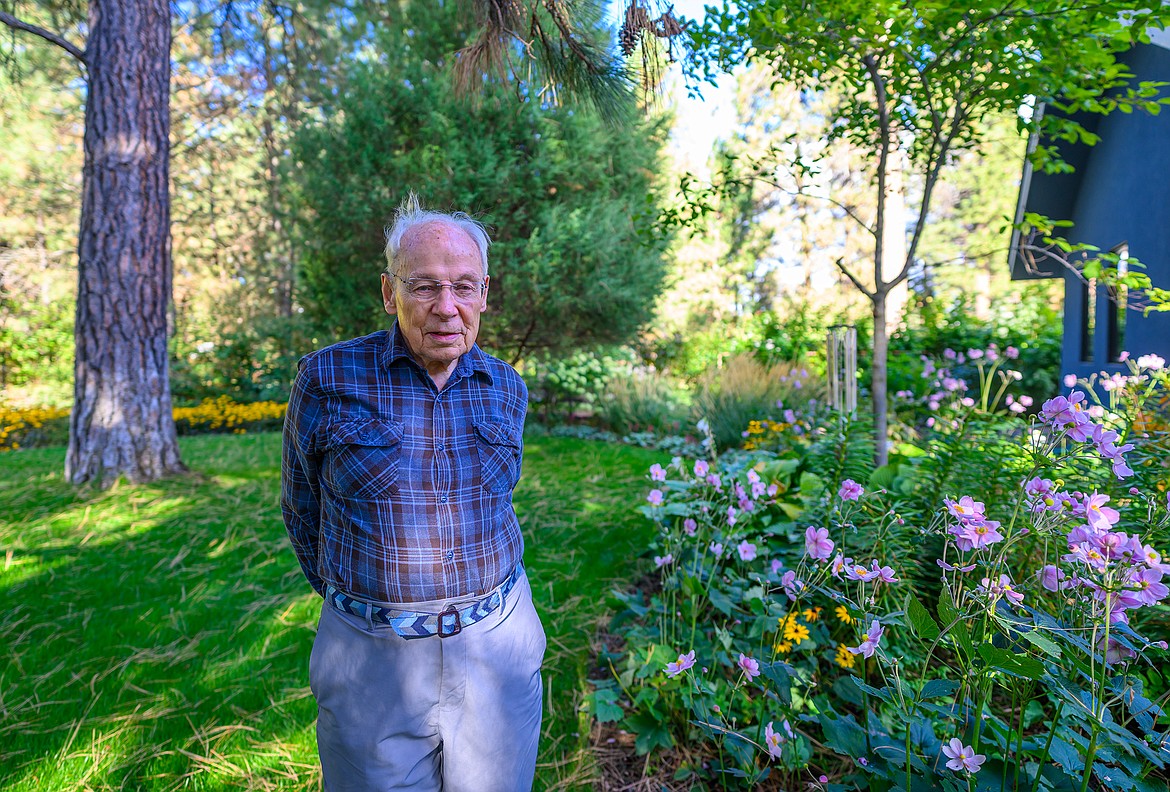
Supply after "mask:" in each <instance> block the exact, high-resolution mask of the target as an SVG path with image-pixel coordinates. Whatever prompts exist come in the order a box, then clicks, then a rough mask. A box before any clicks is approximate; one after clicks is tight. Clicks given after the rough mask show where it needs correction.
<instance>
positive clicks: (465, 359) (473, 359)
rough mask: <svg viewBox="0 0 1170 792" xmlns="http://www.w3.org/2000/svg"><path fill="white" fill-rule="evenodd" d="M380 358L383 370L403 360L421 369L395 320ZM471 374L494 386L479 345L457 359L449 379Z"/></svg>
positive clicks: (475, 345) (472, 346) (473, 346)
mask: <svg viewBox="0 0 1170 792" xmlns="http://www.w3.org/2000/svg"><path fill="white" fill-rule="evenodd" d="M381 358H382V367H383V368H387V369H388V368H390V367H391V366H392V365H394V364H395V363H396V362H398V361H399V360H401V359H405V360H407V361H409V362H410V364H411V365H413V366H415V367H416V368H419V369H422V366H419V364H418V363H417V362H416V361H415V359H414V358H413V357H412V356H411V354H410V349H409V348H408V347H407V346H406V339H404V338H403V337H402V333H401V332H400V331H399V329H398V320H397V319H395V320H394V326H393V327H391V328H390V329H389V330H388V331H386V339H385V345H384V346H383V348H382V354H381ZM471 374H482V375H483V376H484V377H486V378H487V381H488V384H494V381H493V379H492V374H491V371H489V370H488V365H487V355H485V354H484V353H483V350H481V349H480V348H479V344H472V345H471V349H470V350H468V351H467V352H465V353H464V354H463V355H462V357H460V358H459V361H458V362H457V363H456V364H455V371H453V372H451V378H452V379H457V378H460V377H467V376H470V375H471Z"/></svg>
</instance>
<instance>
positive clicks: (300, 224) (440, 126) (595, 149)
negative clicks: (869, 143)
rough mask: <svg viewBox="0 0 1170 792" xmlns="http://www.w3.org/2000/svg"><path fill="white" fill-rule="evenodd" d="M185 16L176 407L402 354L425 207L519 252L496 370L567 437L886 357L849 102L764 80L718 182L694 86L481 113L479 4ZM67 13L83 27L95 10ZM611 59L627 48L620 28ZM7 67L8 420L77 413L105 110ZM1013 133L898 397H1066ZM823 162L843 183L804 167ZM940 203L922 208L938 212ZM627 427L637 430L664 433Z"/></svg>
mask: <svg viewBox="0 0 1170 792" xmlns="http://www.w3.org/2000/svg"><path fill="white" fill-rule="evenodd" d="M176 10H177V12H178V13H177V15H176V17H175V20H174V21H175V25H174V35H175V38H174V46H173V77H172V99H171V102H172V104H171V117H172V132H171V197H172V234H173V238H172V251H173V257H174V270H175V274H174V286H173V291H174V302H173V308H172V309H171V314H170V322H169V323H170V341H169V347H170V358H171V384H172V393H173V398H174V400H175V404H176V406H180V407H182V406H194V405H197V404H199V403H201V402H202V401H204V400H205V399H208V398H215V397H221V396H228V397H230V398H231V399H233V400H235V401H240V402H253V401H258V400H275V401H283V399H284V397H285V395H286V394H287V389H288V386H289V383H290V382H291V377H292V375H293V373H294V371H295V362H296V360H297V359H298V358H299V357H300V356H301V355H303V354H304V353H305V352H307V351H308V350H310V349H313V348H317V347H320V346H323V345H325V344H327V343H331V342H333V341H335V340H339V339H342V338H346V337H351V336H353V335H357V334H362V333H366V332H372V331H374V330H376V329H380V328H381V327H384V326H385V323H386V317H385V316H383V315H381V313H380V310H379V302H378V298H377V273H378V271H379V269H380V267H381V266H382V262H381V261H380V249H381V245H382V228H383V226H384V224H385V223H386V221H387V219H388V218H389V217H390V215H391V214H392V211H393V208H394V206H395V205H396V204H397V203H398V201H399V200H401V198H402V196H403V195H404V194H405V192H406V191H407V190H408V189H412V188H413V189H417V190H418V191H419V192H420V194H421V196H422V198H423V199H424V201H426V202H428V203H429V204H431V205H433V206H436V207H440V208H466V209H468V210H469V211H471V212H473V213H474V214H475V215H476V216H478V217H480V218H481V219H482V220H483V221H484V222H486V223H487V224H488V225H489V227H490V228H491V229H492V230H493V236H494V239H495V242H496V244H495V246H494V247H493V251H492V294H491V315H490V316H489V317H488V319H487V321H485V323H484V336H483V337H482V338H481V343H482V344H483V345H484V346H485V347H486V348H487V349H489V350H490V351H492V352H494V353H496V354H498V355H501V356H502V357H504V358H505V359H507V360H509V361H512V362H514V363H516V364H518V365H521V366H522V367H527V369H528V371H529V372H530V373H531V374H532V375H533V376H534V377H536V378H537V379H538V382H539V383H540V384H541V386H547V387H538V388H535V389H534V392H536V393H537V395H538V397H539V398H541V399H542V400H543V403H542V404H541V405H540V406H541V408H542V413H541V415H542V417H543V418H544V419H545V420H554V421H555V420H563V419H565V418H567V417H569V414H570V413H572V412H574V411H576V412H577V413H580V412H581V408H582V407H584V409H585V412H589V406H588V403H589V402H590V401H591V400H595V399H596V395H597V394H598V393H600V392H601V390H602V388H603V386H604V383H605V382H606V381H608V380H609V379H610V378H612V377H614V376H618V375H620V377H621V378H622V380H623V382H624V383H626V390H630V389H634V390H636V389H637V388H638V387H643V388H645V387H647V386H646V385H645V382H644V381H645V379H646V376H647V373H648V372H650V373H652V375H653V377H654V378H656V379H659V380H660V379H662V377H661V376H660V375H661V373H663V372H665V373H667V374H668V375H669V379H668V381H667V382H665V384H664V383H662V382H658V383H657V384H656V385H654V386H653V387H656V388H658V391H657V392H658V393H659V394H660V395H662V393H664V392H665V393H669V394H670V398H671V399H673V400H674V402H682V403H686V402H689V401H690V400H691V398H692V395H693V394H694V393H696V392H697V391H698V390H701V389H702V383H701V380H702V378H703V376H704V375H705V374H706V375H707V376H708V377H710V372H711V371H712V370H713V369H714V368H717V367H718V366H719V365H720V364H721V363H722V362H724V361H726V360H728V359H729V358H730V357H732V356H734V355H735V354H736V353H740V352H742V353H748V354H750V355H752V356H753V357H755V358H756V359H757V360H758V361H759V362H761V363H764V364H771V363H776V362H780V361H789V362H798V363H800V364H801V365H803V366H806V367H807V366H811V367H813V368H814V369H819V368H820V367H821V366H822V365H823V363H822V362H821V358H822V357H823V352H822V347H823V338H824V330H825V327H827V326H828V325H830V324H833V323H834V322H858V323H860V324H861V325H862V328H861V333H862V342H861V343H860V344H859V346H860V348H861V349H862V350H863V354H864V350H865V348H866V346H867V345H866V343H865V338H866V334H867V331H866V329H865V325H866V321H867V319H866V312H865V311H864V310H863V305H862V302H861V301H860V300H859V295H857V294H856V292H854V291H853V289H852V288H851V287H850V285H849V283H848V282H847V280H845V278H844V277H843V276H842V275H841V273H840V272H839V271H838V270H837V269H836V268H835V267H834V264H833V262H834V261H835V260H837V259H839V258H842V257H846V258H848V259H853V258H856V257H857V256H864V255H866V245H867V244H868V245H870V247H872V240H867V239H866V238H865V237H864V235H859V234H857V233H856V232H855V231H852V230H851V229H850V227H849V225H848V224H847V223H843V222H842V219H843V217H844V212H845V209H843V208H842V207H846V208H849V209H850V211H857V212H866V211H872V207H871V206H869V205H867V202H869V203H872V196H871V192H872V191H870V190H868V189H867V179H868V178H869V176H868V175H867V170H866V167H865V165H864V160H863V155H862V153H860V152H857V151H855V150H853V149H851V147H850V146H849V145H848V143H847V142H845V141H841V140H837V141H835V142H827V130H828V125H829V124H830V123H831V119H832V118H833V114H834V103H835V102H837V101H839V100H838V99H837V98H836V97H834V96H832V95H829V94H812V93H810V92H808V91H801V90H798V89H796V88H795V87H791V86H787V85H785V84H784V83H782V82H780V83H777V82H776V81H775V80H774V79H773V75H772V73H771V72H770V71H769V70H768V69H766V68H761V67H754V68H751V69H746V70H741V71H740V73H739V74H738V76H737V77H736V78H735V90H734V100H733V102H732V103H731V105H732V106H731V108H730V113H729V116H733V117H729V118H728V127H729V131H728V132H727V133H725V134H724V135H723V136H722V138H721V139H719V140H718V141H717V142H716V145H715V150H714V151H712V152H711V155H710V158H709V159H708V160H707V161H705V162H704V161H694V160H693V158H692V157H688V156H687V155H686V154H685V153H684V150H683V148H682V147H680V146H679V145H678V144H677V141H673V140H672V139H671V129H672V126H673V124H674V123H675V114H674V107H673V104H674V100H673V99H672V98H671V96H672V90H673V88H675V87H676V84H677V82H678V80H677V72H676V71H673V70H671V69H668V68H666V67H667V64H665V63H657V65H656V67H655V68H654V69H650V72H653V74H652V75H650V76H665V77H666V83H665V84H664V87H663V88H661V89H660V90H658V91H657V92H651V93H649V94H646V93H644V94H643V95H642V99H641V100H639V99H635V98H633V96H632V95H630V97H629V98H625V99H623V100H621V102H619V103H618V104H619V105H620V106H618V107H611V108H609V109H608V112H607V113H606V115H605V117H604V118H603V117H602V116H601V115H600V114H599V113H598V112H597V111H596V110H595V109H593V108H592V107H590V106H587V105H586V104H582V103H580V102H567V101H565V98H564V97H561V96H557V95H556V94H555V92H553V91H550V90H547V89H544V90H540V89H539V88H538V86H540V83H539V82H538V81H537V80H536V79H535V78H534V76H533V75H531V74H529V75H527V77H528V78H530V79H529V80H527V81H526V80H525V79H524V75H518V74H516V73H513V74H512V77H511V79H507V80H502V81H500V80H494V81H489V84H488V85H487V87H486V88H485V89H484V90H483V91H481V92H477V93H476V94H475V95H473V96H468V95H460V94H457V92H456V89H455V81H454V80H453V79H452V77H451V74H450V72H451V66H452V63H451V60H452V55H451V53H453V52H455V51H456V50H458V49H460V48H461V47H463V46H466V45H467V44H468V43H469V42H471V41H472V40H473V39H474V36H475V34H476V29H475V26H474V22H473V20H472V19H471V18H470V17H469V16H468V15H467V14H465V13H461V9H460V7H459V6H458V5H457V4H450V3H446V4H442V3H440V4H432V3H409V2H406V3H396V4H388V5H387V4H362V3H357V4H346V5H341V4H335V3H323V2H322V3H318V2H303V3H295V4H279V3H277V4H248V3H242V4H228V5H221V4H211V3H207V4H202V3H191V4H182V5H180V6H178V7H177V9H176ZM44 13H45V14H46V17H45V19H44V20H42V21H45V22H58V23H60V22H62V21H67V19H68V17H69V15H71V14H73V15H76V13H77V11H76V9H71V8H70V7H68V6H63V7H61V8H56V9H52V10H51V11H46V12H44ZM595 33H596V35H598V36H600V37H602V39H604V38H605V37H608V36H613V35H614V31H613V30H612V28H610V27H607V26H606V24H605V22H604V19H603V18H599V19H598V20H596V30H595ZM2 46H3V47H4V49H3V53H4V59H5V62H6V68H5V69H4V70H3V71H2V73H0V81H2V82H0V123H2V125H3V129H4V130H5V131H4V138H5V146H4V154H3V155H2V156H0V384H2V386H3V403H4V404H5V405H7V406H8V407H11V408H29V407H67V406H68V404H69V401H70V399H71V378H72V370H73V362H72V332H73V328H72V322H73V313H74V311H73V301H74V294H75V279H76V276H75V271H76V251H75V244H76V243H75V239H76V227H77V222H78V218H77V211H78V202H77V201H76V196H77V194H78V191H79V189H80V179H81V156H82V147H81V135H82V127H81V111H82V106H83V102H84V91H83V84H82V83H81V82H80V81H79V80H78V79H77V77H78V73H77V67H76V66H75V65H74V64H73V63H71V62H69V61H68V60H67V58H66V57H65V56H64V55H63V54H62V53H60V52H59V51H57V50H56V49H55V48H52V47H43V46H28V45H27V43H26V42H22V41H20V40H19V39H17V38H14V37H13V36H12V35H11V34H6V35H5V37H4V42H3V45H2ZM651 65H654V64H651ZM986 124H987V127H988V129H987V135H986V143H985V145H983V146H982V147H980V148H979V149H978V151H974V152H966V153H964V154H962V155H960V156H956V157H955V158H954V161H953V162H952V163H951V165H950V167H949V168H948V169H947V172H946V173H945V174H944V176H943V180H942V185H941V187H940V188H939V189H937V190H936V195H935V199H934V202H933V209H932V215H931V221H932V222H931V223H930V226H929V228H930V231H929V234H928V235H927V237H926V238H925V239H924V240H923V242H922V243H921V246H920V251H919V252H920V255H919V259H920V266H918V267H917V268H916V269H915V271H914V272H913V273H912V278H911V282H910V284H909V289H907V290H903V291H904V293H903V294H902V296H901V297H900V299H899V300H898V301H897V303H896V305H895V310H893V311H892V312H891V317H892V320H891V322H890V329H891V330H892V331H894V338H893V343H892V349H893V350H894V356H893V363H892V371H893V374H892V376H893V377H894V380H893V381H892V386H891V390H895V389H897V386H898V383H899V382H902V380H904V379H905V377H904V376H903V377H901V379H899V377H900V375H899V373H898V372H899V366H900V365H901V362H908V361H913V362H914V364H915V365H916V364H917V360H918V357H919V355H920V354H924V353H933V352H941V350H942V349H943V348H945V347H948V346H950V347H954V348H960V347H963V348H965V347H969V346H979V345H981V344H985V343H988V342H990V341H993V340H997V341H998V342H999V343H1000V344H1001V345H1005V346H1006V345H1008V344H1012V343H1014V344H1016V345H1017V346H1021V348H1023V349H1024V350H1025V351H1024V355H1025V357H1026V359H1028V360H1029V362H1030V364H1031V365H1029V366H1028V367H1027V368H1026V369H1025V371H1026V372H1027V373H1028V376H1029V377H1030V378H1034V379H1035V380H1036V384H1037V385H1038V386H1039V387H1040V388H1042V389H1043V388H1046V389H1049V390H1051V389H1052V388H1053V386H1054V384H1055V379H1056V374H1057V372H1056V365H1057V364H1056V360H1057V353H1056V350H1057V344H1058V337H1057V335H1056V333H1057V330H1056V328H1057V326H1058V322H1056V321H1055V316H1056V314H1055V310H1056V309H1055V307H1054V306H1055V303H1054V301H1053V297H1054V295H1053V293H1052V292H1051V291H1050V290H1046V288H1045V287H1043V286H1040V287H1036V286H1030V287H1028V288H1020V287H1019V286H1018V285H1017V286H1009V285H1008V283H1007V280H1006V272H1007V267H1006V263H1005V261H1006V248H1007V241H1008V235H1009V233H1010V230H1009V228H1008V225H1009V223H1008V216H1009V215H1010V213H1011V211H1012V209H1013V205H1014V200H1015V194H1016V192H1015V191H1016V188H1015V184H1016V183H1017V182H1018V174H1019V171H1020V168H1021V162H1022V154H1023V138H1022V137H1021V135H1020V133H1019V132H1018V131H1017V128H1016V122H1015V119H1013V118H1011V117H1005V118H991V119H987V120H986ZM826 147H831V150H830V151H826ZM810 154H811V155H815V157H816V159H817V161H818V163H819V164H818V165H817V166H816V167H811V166H806V167H800V166H799V164H800V163H802V162H811V161H812V156H810ZM793 163H796V164H797V166H796V167H794V166H793ZM680 187H681V188H682V189H681V190H680ZM695 189H702V190H707V191H710V192H711V194H712V195H717V198H716V199H715V200H714V201H713V202H712V204H711V205H710V206H708V207H707V211H706V212H705V213H703V214H702V216H701V217H699V218H697V219H695V220H694V222H691V223H690V224H689V226H688V227H685V228H679V227H678V224H672V223H671V222H669V220H670V219H671V218H676V219H677V218H679V217H681V216H682V214H683V213H685V212H686V208H687V203H686V200H685V198H686V196H687V195H688V194H689V193H688V191H690V192H691V193H693V191H694V190H695ZM917 189H918V186H917V185H915V184H914V183H913V180H912V179H909V180H908V182H907V183H906V184H905V185H904V200H905V202H907V203H908V204H909V205H910V206H913V204H914V202H915V200H916V199H917V195H916V190H917ZM830 195H831V196H832V200H831V201H830V200H827V199H828V197H829V196H830ZM664 219H665V221H664ZM972 282H974V283H976V284H978V286H979V288H977V289H970V288H965V287H966V286H968V285H969V284H970V283H972ZM1010 328H1018V329H1019V331H1021V332H1023V331H1026V334H1027V335H1029V336H1031V337H1030V338H1027V339H1024V338H1022V337H1018V336H1019V333H1018V332H1017V331H1013V330H1011V329H1010ZM1035 330H1041V331H1043V332H1041V333H1040V334H1039V335H1037V334H1035V333H1034V332H1033V331H1035ZM583 355H584V357H583ZM900 361H901V362H900ZM903 367H904V366H903ZM862 368H863V369H864V366H863V367H862ZM550 374H551V380H550V378H549V377H550ZM631 379H636V380H637V381H638V382H637V383H633V384H630V380H631ZM639 383H641V384H640V385H639ZM611 412H612V411H611ZM618 412H620V411H618ZM615 419H616V420H617V421H618V423H619V424H621V425H619V426H615V427H614V428H618V429H620V430H623V431H624V430H628V429H630V428H637V425H638V424H639V423H640V421H638V420H636V419H634V420H632V421H631V420H630V419H629V418H628V416H627V417H626V420H625V421H624V423H623V420H622V417H621V416H620V415H618V416H615ZM631 424H633V426H631Z"/></svg>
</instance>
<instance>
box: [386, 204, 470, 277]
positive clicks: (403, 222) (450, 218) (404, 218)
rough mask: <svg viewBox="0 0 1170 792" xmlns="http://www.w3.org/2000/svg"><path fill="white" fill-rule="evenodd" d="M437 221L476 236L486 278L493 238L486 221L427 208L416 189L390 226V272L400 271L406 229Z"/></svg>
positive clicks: (387, 230)
mask: <svg viewBox="0 0 1170 792" xmlns="http://www.w3.org/2000/svg"><path fill="white" fill-rule="evenodd" d="M435 222H439V223H447V224H448V225H453V226H455V227H456V228H460V229H462V230H463V231H465V232H466V233H467V235H468V236H469V237H471V238H472V240H473V241H474V242H475V246H476V247H477V248H479V258H480V260H481V261H482V262H483V274H484V277H487V274H488V246H489V245H491V243H492V240H491V239H490V238H489V237H488V233H487V229H486V228H484V227H483V223H481V222H479V221H478V220H476V219H475V218H474V217H471V216H470V215H468V214H467V213H465V212H450V213H447V212H434V211H431V210H429V209H423V208H422V207H421V206H420V205H419V203H418V196H417V195H415V193H414V191H413V190H411V191H410V192H409V193H407V195H406V198H405V199H404V200H403V201H402V203H401V204H399V206H398V211H396V212H395V213H394V224H393V225H391V226H389V227H388V228H387V229H386V251H385V255H386V272H387V273H388V274H390V275H397V274H398V273H399V271H400V269H401V267H402V260H401V258H400V256H399V253H400V252H401V250H402V238H403V237H404V236H406V232H407V231H409V230H411V229H412V228H417V227H418V226H422V225H426V224H427V223H435Z"/></svg>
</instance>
